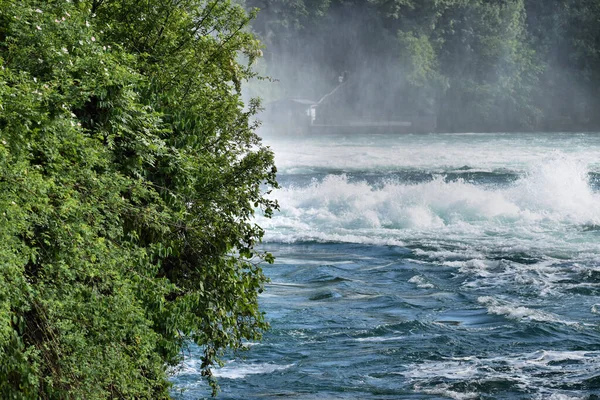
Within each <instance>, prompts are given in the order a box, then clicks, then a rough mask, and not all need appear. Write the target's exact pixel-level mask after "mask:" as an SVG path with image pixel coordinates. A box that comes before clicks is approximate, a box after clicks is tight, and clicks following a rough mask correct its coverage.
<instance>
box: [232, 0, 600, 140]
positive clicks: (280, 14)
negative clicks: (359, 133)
mask: <svg viewBox="0 0 600 400" xmlns="http://www.w3.org/2000/svg"><path fill="white" fill-rule="evenodd" d="M244 5H245V6H246V7H247V8H248V9H253V8H258V9H260V11H259V13H258V15H257V17H256V18H255V20H254V21H253V23H252V29H253V30H254V31H255V32H256V33H257V35H258V36H259V37H260V38H261V40H262V41H263V43H264V44H265V48H264V58H263V59H262V60H261V61H260V63H259V64H258V65H257V69H258V71H259V72H260V73H261V74H262V75H266V76H269V77H271V78H274V79H275V80H276V82H272V83H267V82H266V81H257V82H253V83H251V85H250V87H249V91H250V94H251V95H253V96H260V97H261V98H263V100H264V102H265V103H268V102H270V101H273V100H278V99H282V98H303V99H310V100H315V101H316V100H319V99H320V98H321V97H322V96H323V95H325V94H326V93H328V92H330V91H331V90H332V89H334V88H335V86H336V85H337V84H338V76H340V75H341V74H342V73H343V72H344V71H347V75H348V82H349V84H352V85H353V89H352V93H353V94H355V95H353V96H352V104H349V107H352V108H355V109H357V110H362V111H363V112H365V113H367V114H371V115H386V114H390V113H396V114H398V113H399V114H405V115H421V114H432V113H433V114H435V115H437V119H438V131H450V132H452V131H467V132H471V131H589V130H600V113H599V112H598V110H599V109H600V108H599V106H600V101H599V99H600V96H599V93H598V92H599V87H600V2H598V1H595V0H579V1H576V0H493V1H492V0H490V1H482V0H421V1H411V0H245V2H244Z"/></svg>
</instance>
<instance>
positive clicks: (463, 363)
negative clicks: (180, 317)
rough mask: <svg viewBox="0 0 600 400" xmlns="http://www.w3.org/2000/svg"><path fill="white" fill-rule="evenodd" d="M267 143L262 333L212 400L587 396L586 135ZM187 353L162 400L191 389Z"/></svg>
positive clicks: (593, 174) (596, 184)
mask: <svg viewBox="0 0 600 400" xmlns="http://www.w3.org/2000/svg"><path fill="white" fill-rule="evenodd" d="M267 143H268V144H270V145H271V146H272V148H273V150H274V151H275V155H276V163H277V166H278V169H279V180H280V183H281V186H282V188H281V189H280V190H278V191H276V192H275V193H274V196H275V197H276V198H277V199H278V200H279V202H280V206H281V211H280V212H279V213H277V214H276V215H275V216H274V217H273V218H272V219H271V220H268V219H264V218H262V217H260V216H259V217H258V218H257V219H258V223H259V224H261V225H262V226H263V227H264V228H265V230H266V237H265V243H264V247H265V248H266V249H268V250H269V251H271V252H273V253H274V255H275V256H276V257H277V261H276V263H275V265H272V266H266V267H265V272H266V274H267V275H268V276H269V277H270V278H271V283H270V284H269V285H268V286H267V290H266V291H265V293H264V295H263V296H262V297H261V303H262V308H263V310H264V311H265V312H266V315H267V319H268V320H269V321H270V323H271V325H272V329H271V331H269V332H268V333H267V334H266V335H265V338H264V341H263V342H262V343H254V344H250V350H249V351H247V352H245V353H244V354H243V357H234V356H233V355H232V356H231V358H230V360H229V361H228V363H227V364H226V365H225V366H224V367H223V368H221V369H218V370H216V371H215V374H216V375H217V376H218V377H219V382H220V385H221V388H222V392H221V394H220V396H219V397H220V398H222V399H265V398H275V397H283V398H294V399H448V398H452V399H470V398H473V399H571V398H574V399H597V398H600V397H597V396H600V328H599V326H600V324H599V322H600V315H599V314H600V297H599V295H600V135H597V134H433V135H356V136H329V137H328V136H322V137H309V138H286V139H270V140H268V141H267ZM198 358H199V352H198V349H192V350H191V352H190V354H189V357H188V358H187V359H186V361H185V363H184V365H183V366H182V368H181V370H180V371H179V372H178V374H177V375H176V376H175V377H174V381H175V383H176V387H177V388H178V389H185V391H184V392H183V394H177V395H176V397H178V398H181V399H192V398H198V397H204V396H206V395H207V394H208V389H207V385H206V384H205V383H204V382H202V380H201V378H200V376H199V371H198V366H199V364H200V362H199V359H198Z"/></svg>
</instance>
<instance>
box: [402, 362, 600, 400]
mask: <svg viewBox="0 0 600 400" xmlns="http://www.w3.org/2000/svg"><path fill="white" fill-rule="evenodd" d="M598 362H600V353H599V352H597V351H590V352H585V351H546V350H540V351H536V352H533V353H527V354H512V355H509V356H502V357H491V358H482V357H459V358H449V359H447V360H444V361H439V362H425V363H420V364H412V365H409V366H407V371H406V372H403V373H402V375H403V376H405V377H407V378H409V379H410V380H411V381H412V383H413V385H414V386H415V387H416V388H418V389H419V390H422V391H423V392H426V393H432V394H442V395H445V396H448V397H451V398H453V399H465V398H466V399H469V398H480V395H481V391H465V390H464V386H465V385H456V383H459V382H461V383H467V385H466V386H471V387H473V388H477V387H479V388H486V386H492V385H494V384H498V383H500V382H501V383H503V384H504V385H505V386H507V387H510V386H512V387H514V388H515V389H516V390H518V391H519V392H521V393H529V394H530V398H536V399H548V398H555V399H573V398H574V399H582V398H583V396H581V395H579V396H574V395H573V394H572V393H561V391H562V392H569V387H570V386H571V385H575V384H579V383H580V382H581V381H585V380H588V379H594V377H595V376H596V374H597V371H596V366H597V365H598ZM549 376H553V377H554V378H553V379H548V377H549ZM551 396H553V397H551Z"/></svg>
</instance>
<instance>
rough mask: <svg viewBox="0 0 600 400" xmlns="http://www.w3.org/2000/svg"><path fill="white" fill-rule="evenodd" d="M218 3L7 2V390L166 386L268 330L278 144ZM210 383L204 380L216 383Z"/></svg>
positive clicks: (242, 47) (3, 333) (235, 30)
mask: <svg viewBox="0 0 600 400" xmlns="http://www.w3.org/2000/svg"><path fill="white" fill-rule="evenodd" d="M249 20H250V17H249V16H248V14H247V13H246V12H245V10H244V9H243V8H242V7H240V6H239V5H233V4H231V3H230V2H228V1H223V0H217V1H202V0H178V1H159V0H148V1H134V0H72V1H69V0H64V1H63V0H61V1H36V0H18V1H17V0H1V1H0V397H1V398H2V399H37V398H43V399H68V398H73V399H75V398H84V399H105V398H126V399H133V398H136V399H160V398H168V395H169V393H168V390H169V384H168V374H167V368H168V366H169V365H176V364H177V363H178V362H179V361H180V360H181V355H182V351H183V349H184V346H185V343H186V341H187V340H189V339H192V340H193V341H195V342H196V343H198V344H199V345H201V346H202V349H203V351H204V357H203V358H202V361H201V364H202V367H201V368H202V370H203V374H204V375H205V376H207V377H209V378H210V367H211V366H214V365H215V363H218V360H219V356H220V354H221V352H222V351H223V349H226V348H229V349H239V348H240V347H241V346H242V341H243V340H248V339H249V340H254V339H257V338H258V337H259V336H260V334H261V332H262V330H263V329H264V328H265V327H266V323H265V321H264V318H263V315H262V314H261V312H260V311H259V310H258V305H257V296H258V293H259V292H260V291H261V290H262V287H263V284H264V283H265V277H264V275H263V274H262V271H261V268H260V265H259V262H260V261H261V260H263V261H264V260H266V261H271V256H270V255H269V254H262V253H259V252H258V251H257V250H255V247H254V246H255V245H256V243H258V242H259V241H260V239H261V237H262V230H261V229H260V227H258V226H255V225H254V224H253V223H252V222H251V220H250V218H251V216H252V214H253V212H254V210H255V209H256V208H262V209H263V210H264V212H265V213H266V214H267V215H268V214H270V213H271V212H272V211H273V209H275V208H276V203H274V202H273V201H271V200H268V199H266V198H265V197H264V195H265V191H266V190H269V188H270V187H273V186H276V182H275V168H274V166H273V155H272V153H271V152H270V150H269V149H268V148H266V147H265V146H263V145H262V144H261V142H260V139H259V138H258V137H257V136H256V134H255V133H254V126H253V124H252V122H251V121H250V117H251V115H252V114H253V113H254V112H255V110H256V107H257V104H256V102H250V104H248V105H247V107H244V104H243V103H242V101H241V94H240V91H241V88H240V85H241V83H242V82H243V81H244V80H246V79H248V78H249V77H251V76H252V72H251V71H250V69H249V67H248V65H246V64H241V63H240V62H238V60H240V59H241V58H242V57H241V54H243V55H244V56H245V57H243V58H244V59H245V60H248V61H250V62H252V60H253V59H254V58H255V57H257V56H259V55H260V49H259V43H258V41H257V40H256V39H255V38H254V37H253V36H252V35H250V34H248V33H246V32H247V30H246V29H245V28H246V27H247V24H248V22H249ZM213 383H214V382H213Z"/></svg>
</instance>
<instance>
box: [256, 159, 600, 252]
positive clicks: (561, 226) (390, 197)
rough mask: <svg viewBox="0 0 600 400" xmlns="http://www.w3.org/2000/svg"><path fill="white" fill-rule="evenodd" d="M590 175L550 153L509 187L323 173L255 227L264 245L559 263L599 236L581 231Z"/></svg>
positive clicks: (587, 222)
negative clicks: (444, 245) (426, 247)
mask: <svg viewBox="0 0 600 400" xmlns="http://www.w3.org/2000/svg"><path fill="white" fill-rule="evenodd" d="M588 172H589V166H588V165H585V164H583V163H582V162H580V161H578V160H577V159H573V158H571V157H568V156H566V155H564V154H558V153H556V154H553V155H551V156H550V157H549V158H547V159H546V160H544V161H543V162H541V163H539V164H534V165H530V166H529V169H528V171H527V172H526V173H524V174H523V175H522V177H521V178H520V179H518V180H517V181H516V182H515V183H514V184H513V185H510V186H508V187H505V186H499V187H483V186H481V185H477V184H474V183H471V182H466V181H464V180H461V179H459V180H456V181H447V180H445V179H444V177H443V176H438V177H437V178H435V179H433V180H431V181H428V182H423V183H418V184H405V183H402V182H396V181H392V180H384V181H383V182H382V183H381V184H369V183H367V182H366V181H361V180H358V181H356V180H353V181H350V180H349V178H348V177H347V176H346V175H344V174H341V175H328V176H326V177H325V178H324V179H323V180H322V181H316V180H315V181H313V182H312V183H311V184H310V185H308V186H294V185H291V186H288V187H284V188H282V189H280V190H278V191H276V192H275V193H274V194H273V196H274V197H276V198H277V199H278V200H279V203H280V206H281V211H280V212H279V213H277V214H276V215H275V216H274V217H273V219H270V220H268V219H264V218H262V217H260V216H259V217H258V223H259V224H260V225H261V226H263V227H264V228H265V229H266V232H267V235H266V240H267V241H275V242H290V243H293V242H297V241H310V240H316V241H342V242H356V243H370V244H405V245H406V244H410V242H411V241H418V242H419V243H423V242H424V240H425V241H432V242H439V241H444V242H454V243H455V244H456V245H457V246H458V247H460V246H461V243H469V244H470V246H468V247H465V248H463V249H460V250H459V253H460V252H463V251H473V249H474V248H477V251H480V252H481V251H483V252H485V251H486V250H487V251H490V250H491V249H490V247H491V244H492V243H493V247H494V248H504V249H506V250H507V251H510V252H512V253H514V252H516V251H518V249H519V248H523V249H527V251H531V250H532V249H538V250H539V251H540V252H542V253H543V254H546V255H549V256H555V257H557V258H560V256H561V252H566V253H569V252H571V251H572V249H573V246H572V245H573V243H574V242H577V243H578V244H577V245H576V249H577V252H579V253H585V252H588V253H590V254H594V253H597V252H598V250H599V248H598V246H597V244H596V242H597V238H596V237H594V236H593V235H592V234H590V233H589V232H588V231H587V230H586V229H585V227H586V226H597V225H600V193H598V192H596V191H594V190H593V188H592V187H591V186H590V183H589V179H588V176H587V174H588ZM473 245H475V246H473ZM565 245H566V246H565ZM434 247H435V246H434ZM438 251H445V250H441V249H438ZM452 251H456V249H454V250H452ZM431 256H437V257H439V256H440V254H434V253H431ZM456 256H458V257H459V256H460V255H459V254H457V255H456ZM567 256H570V254H567ZM452 257H453V255H452V254H448V257H439V258H446V259H450V260H451V259H452ZM468 258H469V259H471V258H472V257H468Z"/></svg>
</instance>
